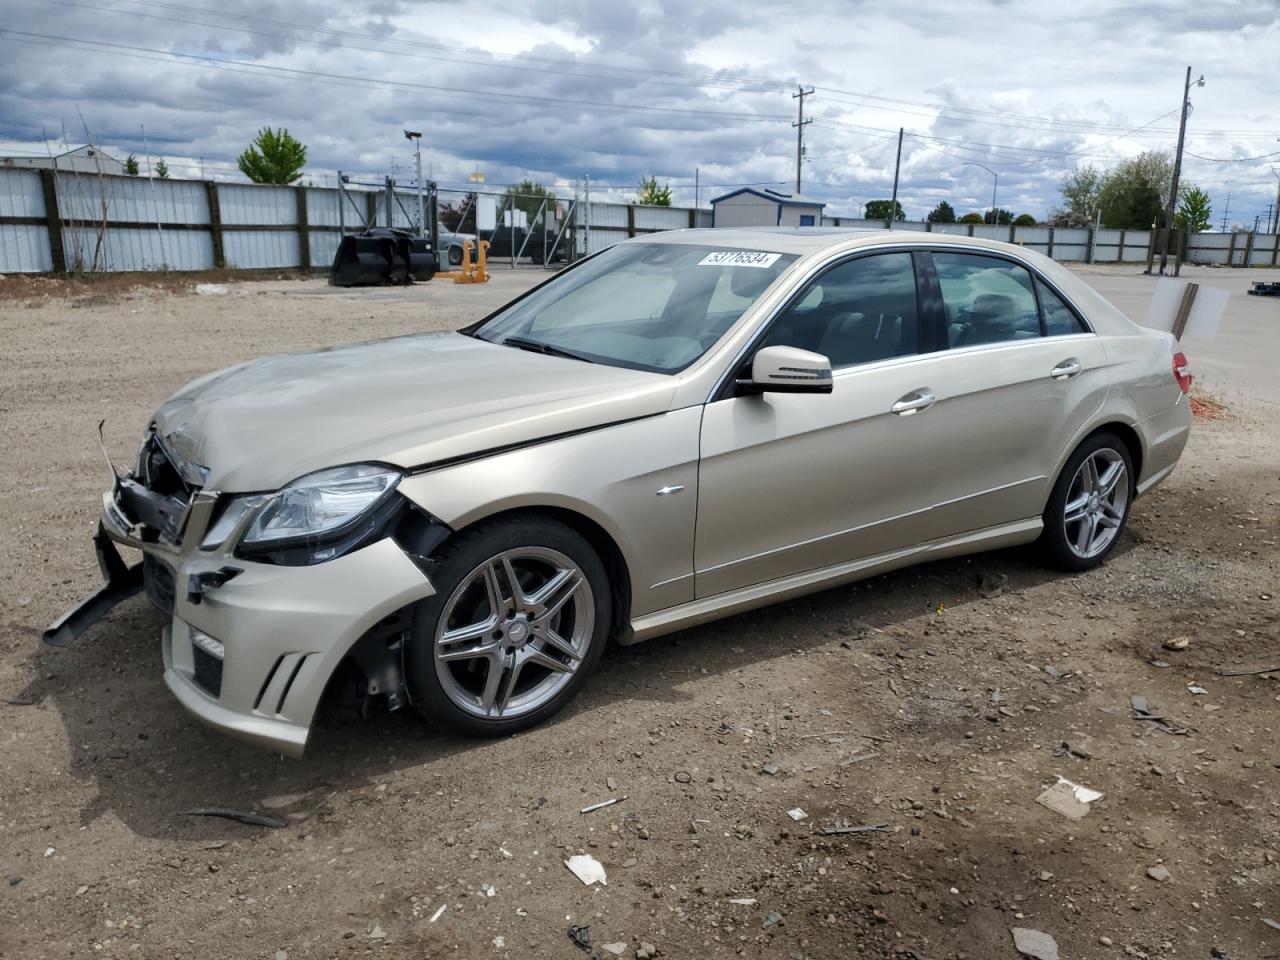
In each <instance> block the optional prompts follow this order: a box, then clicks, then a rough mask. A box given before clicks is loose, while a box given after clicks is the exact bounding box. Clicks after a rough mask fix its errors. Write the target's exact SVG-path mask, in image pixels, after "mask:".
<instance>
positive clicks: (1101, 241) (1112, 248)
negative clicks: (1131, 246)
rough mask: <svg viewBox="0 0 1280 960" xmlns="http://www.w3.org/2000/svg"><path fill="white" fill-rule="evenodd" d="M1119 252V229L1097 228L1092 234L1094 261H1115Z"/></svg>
mask: <svg viewBox="0 0 1280 960" xmlns="http://www.w3.org/2000/svg"><path fill="white" fill-rule="evenodd" d="M1119 253H1120V231H1119V230H1098V231H1096V232H1095V233H1094V235H1093V261H1094V263H1115V261H1116V258H1117V255H1118V254H1119Z"/></svg>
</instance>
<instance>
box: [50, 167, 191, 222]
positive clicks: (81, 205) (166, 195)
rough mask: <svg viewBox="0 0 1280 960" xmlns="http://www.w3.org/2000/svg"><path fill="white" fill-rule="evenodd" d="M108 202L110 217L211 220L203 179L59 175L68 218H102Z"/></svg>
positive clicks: (63, 208) (61, 199)
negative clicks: (104, 206)
mask: <svg viewBox="0 0 1280 960" xmlns="http://www.w3.org/2000/svg"><path fill="white" fill-rule="evenodd" d="M104 201H105V203H106V211H105V217H106V219H108V220H124V221H128V222H129V223H149V224H153V223H157V222H159V223H191V224H206V223H208V222H209V194H208V191H207V190H206V188H205V185H204V182H203V181H200V180H160V179H157V180H148V179H146V178H144V177H98V176H96V175H92V176H91V175H87V174H74V173H60V174H58V206H59V208H60V209H61V211H62V216H63V217H64V218H68V219H77V220H101V219H103V216H104V212H103V203H104Z"/></svg>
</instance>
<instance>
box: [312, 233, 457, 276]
mask: <svg viewBox="0 0 1280 960" xmlns="http://www.w3.org/2000/svg"><path fill="white" fill-rule="evenodd" d="M435 274H436V258H435V253H434V252H433V251H432V249H431V242H430V241H429V240H427V239H425V238H423V237H415V236H413V235H412V234H410V233H409V232H408V231H405V230H393V229H391V228H390V227H374V228H372V229H370V230H366V231H364V232H363V233H356V234H348V235H347V236H344V237H343V238H342V241H341V242H340V243H339V244H338V252H337V253H336V254H335V255H334V258H333V266H331V267H330V268H329V282H330V283H331V284H333V285H334V286H335V287H362V286H382V285H385V284H393V283H395V284H409V283H413V282H414V281H415V280H419V281H426V280H430V279H431V278H432V277H434V276H435Z"/></svg>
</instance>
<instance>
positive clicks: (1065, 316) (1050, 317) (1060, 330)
mask: <svg viewBox="0 0 1280 960" xmlns="http://www.w3.org/2000/svg"><path fill="white" fill-rule="evenodd" d="M1036 290H1037V292H1039V294H1040V308H1041V309H1042V310H1043V311H1044V332H1045V333H1046V334H1047V335H1048V336H1050V337H1063V336H1066V335H1067V334H1071V333H1087V332H1088V331H1087V330H1085V327H1084V324H1083V323H1081V322H1080V318H1079V317H1078V316H1076V314H1075V311H1074V310H1072V309H1071V308H1070V307H1068V306H1067V305H1066V304H1065V303H1063V302H1062V298H1061V297H1059V296H1058V295H1057V294H1056V293H1054V292H1053V291H1052V290H1050V289H1049V288H1048V287H1047V286H1045V285H1044V284H1043V283H1041V282H1040V280H1039V279H1038V278H1037V279H1036Z"/></svg>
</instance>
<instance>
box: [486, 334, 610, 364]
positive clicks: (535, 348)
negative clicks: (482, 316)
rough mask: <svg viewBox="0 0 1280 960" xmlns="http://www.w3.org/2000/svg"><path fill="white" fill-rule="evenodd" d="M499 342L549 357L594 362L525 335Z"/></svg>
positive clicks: (579, 354) (583, 355)
mask: <svg viewBox="0 0 1280 960" xmlns="http://www.w3.org/2000/svg"><path fill="white" fill-rule="evenodd" d="M499 342H500V343H501V344H502V345H503V346H504V347H515V348H516V349H518V350H528V351H530V352H532V353H544V354H546V355H547V356H549V357H564V358H566V359H568V360H581V361H583V362H584V363H595V362H596V361H595V360H592V359H591V358H590V357H588V356H586V355H585V354H581V353H575V352H574V351H572V350H566V349H564V348H563V347H554V346H552V345H551V344H549V343H543V342H542V341H541V340H529V339H526V338H525V337H506V338H504V339H503V340H501V341H499Z"/></svg>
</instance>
